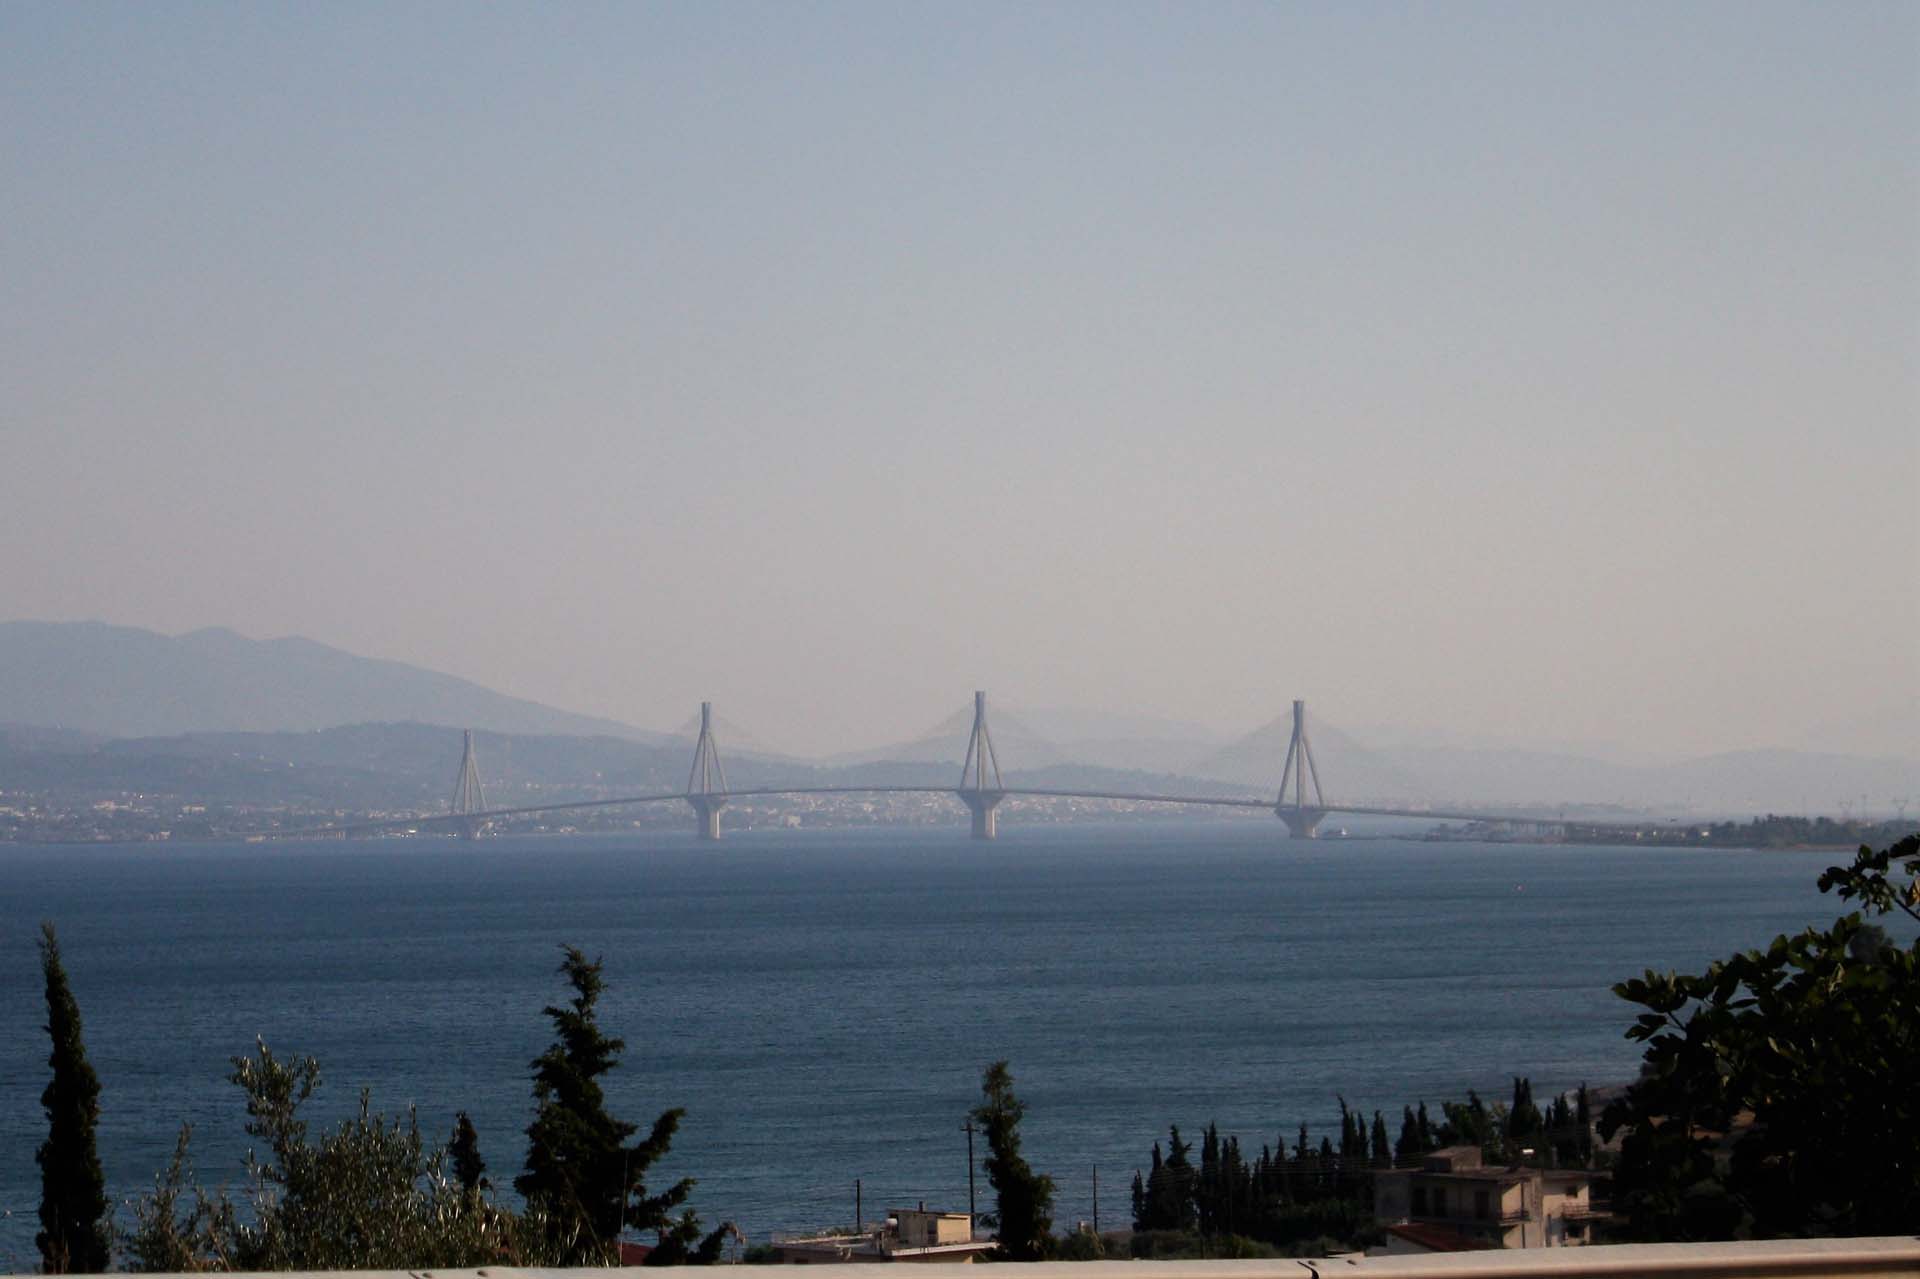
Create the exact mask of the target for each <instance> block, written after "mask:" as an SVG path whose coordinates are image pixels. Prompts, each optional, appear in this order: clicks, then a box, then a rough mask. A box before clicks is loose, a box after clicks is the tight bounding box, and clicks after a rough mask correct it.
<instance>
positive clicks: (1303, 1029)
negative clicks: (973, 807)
mask: <svg viewBox="0 0 1920 1279" xmlns="http://www.w3.org/2000/svg"><path fill="white" fill-rule="evenodd" d="M1008 825H1009V828H1010V829H1009V830H1008V832H1007V833H1006V834H1005V835H1003V837H1002V838H1001V840H1000V841H999V842H998V843H995V844H991V845H979V844H974V843H972V842H971V841H969V840H967V839H966V838H965V836H964V833H963V832H957V831H956V832H954V833H951V834H949V833H945V832H927V831H919V830H900V831H864V832H859V833H856V834H838V833H835V834H820V833H798V832H783V833H773V832H768V833H764V834H755V833H744V834H735V835H731V836H730V837H729V838H728V840H727V841H726V842H725V843H723V844H721V845H719V846H718V848H717V849H715V848H710V847H702V846H699V845H696V844H695V843H693V842H692V840H691V839H690V838H677V837H667V836H656V837H651V838H648V839H644V840H638V841H636V840H632V839H621V840H618V841H613V840H607V841H595V840H584V839H571V840H553V841H529V840H511V841H506V840H502V841H492V842H482V843H480V844H477V845H456V844H451V843H440V842H427V841H420V842H389V843H372V844H345V845H343V844H318V845H313V846H306V847H301V846H268V847H264V848H263V847H259V846H255V847H199V848H194V847H188V848H181V847H154V848H140V849H127V848H113V849H92V848H78V849H74V848H62V849H36V848H12V849H0V870H3V872H4V873H3V874H0V924H4V927H0V1211H6V1212H8V1213H10V1214H11V1215H10V1216H7V1217H4V1218H0V1263H4V1264H10V1265H11V1266H12V1267H14V1268H20V1269H24V1268H29V1267H30V1266H31V1265H32V1264H34V1263H35V1262H37V1255H36V1254H35V1252H34V1249H33V1232H34V1229H35V1221H34V1212H35V1207H36V1205H37V1203H38V1199H39V1182H38V1170H37V1168H36V1167H35V1165H34V1162H33V1152H34V1148H35V1146H36V1145H37V1144H38V1142H39V1141H40V1140H41V1139H42V1137H43V1136H44V1132H45V1129H44V1119H43V1117H42V1114H41V1111H40V1107H39V1093H40V1090H41V1088H42V1087H43V1086H44V1084H45V1080H46V1067H45V1058H46V1053H47V1044H46V1038H45V1035H44V1033H43V1032H42V1029H41V1027H42V1025H43V1023H44V1021H45V1005H44V1002H43V1000H42V992H41V988H40V984H39V974H38V968H37V964H36V959H35V953H34V948H33V943H34V939H35V936H36V935H37V929H36V926H37V923H38V921H39V920H41V919H42V918H51V919H53V920H54V921H55V922H56V923H57V925H58V927H59V929H60V935H61V940H62V944H63V947H64V949H65V952H66V958H67V966H68V971H69V974H70V975H71V977H72V980H73V984H74V987H75V990H76V993H77V994H78V997H79V999H80V1003H81V1008H82V1012H83V1015H84V1017H85V1021H86V1033H87V1044H88V1048H89V1050H90V1053H91V1055H92V1059H93V1062H94V1064H95V1067H96V1068H97V1069H98V1071H99V1073H100V1076H101V1079H102V1082H103V1085H104V1093H103V1096H102V1108H103V1113H102V1122H101V1131H100V1143H101V1150H102V1155H103V1157H104V1160H105V1162H106V1166H107V1171H108V1177H109V1180H110V1182H111V1186H112V1190H113V1193H114V1195H115V1196H116V1197H120V1198H124V1197H127V1196H131V1195H134V1194H136V1193H138V1192H139V1191H140V1190H141V1189H143V1188H145V1187H147V1186H150V1184H151V1179H152V1177H153V1174H154V1173H155V1172H156V1171H157V1170H158V1169H159V1168H160V1167H161V1165H162V1164H163V1163H164V1161H165V1159H166V1156H167V1154H168V1152H169V1150H170V1148H171V1144H172V1141H173V1136H174V1133H175V1131H176V1129H177V1128H178V1126H179V1125H180V1123H181V1122H182V1121H191V1122H192V1123H193V1124H194V1129H195V1146H196V1149H197V1152H198V1163H199V1167H200V1171H201V1176H202V1178H203V1179H204V1180H206V1181H208V1182H210V1183H215V1184H217V1183H219V1182H222V1181H237V1180H238V1169H239V1156H240V1152H241V1149H242V1134H241V1132H240V1125H241V1121H242V1109H241V1106H240V1105H239V1098H238V1093H237V1091H236V1090H235V1089H233V1088H232V1087H231V1085H229V1084H227V1083H225V1082H224V1075H225V1073H226V1071H227V1069H228V1063H227V1059H228V1058H229V1057H230V1056H232V1055H234V1054H236V1053H240V1052H244V1051H246V1050H248V1049H249V1048H250V1047H251V1045H252V1043H253V1039H254V1036H255V1035H256V1034H258V1035H264V1036H265V1037H266V1039H267V1040H268V1042H269V1043H271V1044H272V1045H273V1046H274V1047H275V1048H276V1049H278V1050H281V1051H283V1052H284V1053H294V1052H300V1053H312V1054H313V1055H315V1056H317V1057H318V1058H319V1059H320V1062H321V1066H322V1070H323V1076H324V1078H325V1080H326V1086H325V1087H324V1088H323V1090H322V1092H321V1095H320V1097H319V1098H318V1099H317V1101H316V1103H315V1106H314V1116H315V1117H316V1118H325V1119H329V1120H331V1119H333V1118H337V1117H338V1116H340V1115H342V1114H344V1113H345V1112H346V1111H347V1110H348V1109H349V1108H350V1107H351V1106H352V1105H353V1104H354V1101H355V1099H356V1097H357V1095H358V1092H359V1090H360V1089H361V1088H362V1087H367V1088H371V1089H372V1091H373V1100H374V1104H375V1106H376V1107H379V1108H384V1109H388V1110H398V1109H402V1108H404V1107H406V1106H408V1105H416V1106H417V1107H418V1108H419V1115H420V1121H421V1124H422V1126H423V1127H424V1128H425V1129H427V1130H428V1132H429V1133H430V1135H432V1136H434V1137H435V1138H444V1136H445V1134H446V1133H447V1131H448V1130H449V1129H450V1128H451V1126H452V1120H453V1115H454V1112H455V1111H456V1110H458V1109H462V1108H464V1109H466V1110H467V1111H468V1112H469V1113H470V1114H471V1115H472V1116H473V1118H474V1121H475V1123H476V1124H477V1126H478V1128H479V1131H480V1137H481V1147H482V1151H483V1153H484V1154H485V1155H486V1157H487V1160H488V1162H489V1164H490V1165H491V1171H492V1174H493V1175H494V1176H495V1178H496V1179H497V1180H499V1181H501V1182H505V1181H507V1180H510V1179H511V1177H512V1174H513V1173H514V1172H515V1171H516V1170H517V1168H518V1166H519V1163H520V1159H521V1156H522V1155H523V1153H524V1144H523V1142H524V1137H523V1129H524V1128H525V1126H526V1123H527V1120H528V1118H529V1113H530V1101H529V1088H528V1079H527V1063H528V1062H529V1061H530V1060H531V1059H532V1058H533V1057H534V1056H535V1055H536V1054H537V1053H538V1052H540V1051H541V1049H542V1048H543V1047H544V1046H545V1045H546V1043H547V1042H548V1027H547V1023H546V1021H545V1020H544V1019H543V1018H542V1017H541V1015H540V1009H541V1007H542V1006H543V1005H544V1004H546V1003H549V1002H552V1001H554V1000H555V999H556V998H557V997H558V996H560V994H561V993H562V988H561V986H560V983H559V979H558V978H557V976H556V975H555V973H554V969H555V966H556V964H557V962H558V958H559V956H558V947H559V945H560V944H561V943H563V942H572V943H574V944H577V945H579V946H581V947H582V948H583V949H585V950H587V951H588V952H589V953H590V954H599V955H603V956H604V957H605V960H606V973H607V982H608V991H607V993H606V995H605V997H604V1000H603V1003H602V1022H603V1024H604V1025H605V1026H606V1027H607V1028H608V1029H609V1030H610V1031H611V1032H613V1033H616V1034H620V1035H623V1036H625V1038H626V1041H627V1053H626V1057H625V1060H624V1063H623V1065H622V1067H621V1069H619V1070H618V1071H616V1072H615V1074H614V1076H613V1077H612V1079H611V1082H610V1084H609V1086H608V1094H609V1098H610V1104H611V1107H612V1108H613V1109H614V1111H615V1113H617V1114H620V1115H622V1116H624V1117H626V1118H628V1119H630V1120H637V1121H640V1122H641V1123H642V1124H643V1125H644V1124H645V1123H646V1122H649V1121H650V1120H651V1118H652V1116H653V1115H654V1114H656V1113H657V1112H658V1111H659V1110H661V1109H663V1108H664V1107H666V1106H669V1105H678V1106H684V1107H686V1109H687V1111H688V1115H687V1119H686V1121H685V1122H684V1124H683V1126H682V1128H681V1132H680V1136H679V1138H678V1139H677V1140H676V1141H675V1143H674V1149H673V1153H672V1155H671V1156H670V1158H669V1160H668V1161H667V1163H666V1164H665V1165H664V1166H661V1167H657V1168H656V1174H657V1175H668V1176H680V1175H693V1176H697V1177H698V1178H699V1180H700V1185H699V1187H698V1189H697V1190H696V1191H695V1203H696V1205H697V1206H698V1207H699V1209H700V1210H701V1212H702V1213H703V1215H705V1216H706V1217H708V1218H709V1219H710V1220H711V1219H717V1218H720V1217H731V1218H733V1219H735V1220H737V1221H739V1222H740V1223H741V1225H742V1226H743V1227H744V1228H745V1229H746V1231H747V1232H748V1234H749V1237H750V1238H758V1237H760V1236H762V1235H764V1233H765V1232H766V1231H767V1230H769V1229H774V1228H785V1227H792V1226H801V1225H809V1224H823V1223H829V1222H837V1221H844V1220H846V1219H849V1218H850V1217H851V1216H852V1197H853V1196H852V1187H853V1182H854V1179H855V1178H861V1179H863V1181H864V1183H865V1192H866V1199H865V1204H866V1207H867V1209H868V1212H869V1214H870V1215H871V1214H873V1213H874V1212H875V1210H876V1209H878V1208H884V1207H885V1206H887V1205H889V1204H901V1203H913V1202H917V1201H920V1200H926V1201H928V1202H929V1203H930V1204H939V1205H942V1206H958V1205H964V1204H965V1202H966V1194H967V1176H966V1154H965V1149H966V1147H965V1137H964V1135H963V1134H962V1133H961V1131H960V1124H961V1121H962V1119H963V1118H964V1116H965V1112H966V1110H967V1108H968V1107H969V1106H970V1105H972V1104H973V1102H974V1099H975V1096H976V1093H977V1090H978V1086H979V1076H980V1070H981V1067H982V1066H983V1065H984V1064H985V1063H987V1062H988V1061H991V1060H993V1059H994V1058H997V1057H1006V1058H1008V1059H1010V1060H1011V1062H1012V1063H1013V1069H1014V1073H1015V1077H1016V1080H1017V1083H1018V1088H1019V1092H1020V1094H1021V1095H1022V1096H1023V1097H1024V1098H1025V1099H1026V1100H1027V1101H1028V1103H1029V1107H1030V1109H1029V1115H1028V1121H1027V1125H1026V1129H1025V1131H1026V1134H1027V1150H1028V1153H1029V1155H1030V1156H1031V1158H1032V1159H1033V1161H1034V1163H1035V1164H1036V1166H1038V1167H1040V1168H1041V1169H1043V1170H1045V1171H1048V1172H1051V1173H1052V1174H1053V1175H1054V1176H1055V1178H1056V1179H1057V1180H1058V1182H1059V1183H1060V1189H1061V1194H1060V1210H1059V1212H1058V1218H1059V1219H1060V1220H1062V1221H1071V1220H1073V1219H1076V1218H1082V1217H1086V1216H1088V1215H1089V1213H1090V1209H1091V1202H1090V1201H1091V1195H1092V1177H1093V1169H1094V1167H1095V1166H1096V1165H1098V1168H1099V1176H1100V1187H1101V1195H1100V1198H1101V1215H1102V1218H1103V1223H1104V1222H1107V1221H1114V1222H1117V1221H1119V1220H1121V1219H1122V1217H1123V1215H1124V1211H1125V1204H1126V1184H1127V1180H1128V1179H1129V1178H1130V1176H1131V1174H1132V1170H1133V1169H1134V1168H1135V1167H1136V1166H1138V1165H1140V1164H1141V1163H1143V1162H1144V1161H1145V1156H1146V1153H1147V1150H1148V1148H1149V1146H1150V1145H1151V1143H1152V1141H1153V1140H1154V1138H1155V1137H1156V1136H1157V1135H1159V1134H1161V1133H1163V1132H1164V1131H1165V1127H1166V1124H1167V1123H1168V1122H1169V1121H1173V1122H1177V1123H1179V1124H1181V1126H1182V1127H1183V1129H1187V1130H1189V1131H1193V1130H1197V1129H1199V1128H1200V1127H1202V1126H1203V1125H1204V1124H1205V1123H1206V1122H1207V1121H1208V1120H1210V1119H1212V1120H1217V1121H1218V1122H1219V1123H1220V1125H1221V1128H1222V1130H1223V1131H1226V1132H1236V1133H1239V1134H1240V1135H1241V1137H1242V1141H1243V1143H1246V1142H1250V1143H1251V1144H1252V1146H1253V1148H1254V1149H1256V1150H1257V1149H1258V1147H1259V1145H1260V1144H1261V1143H1262V1142H1263V1141H1272V1140H1274V1138H1275V1137H1276V1136H1277V1135H1278V1134H1280V1133H1281V1132H1283V1131H1285V1132H1288V1133H1289V1134H1290V1133H1291V1131H1292V1129H1293V1127H1294V1125H1296V1124H1298V1123H1299V1122H1300V1121H1301V1120H1303V1119H1304V1120H1306V1121H1308V1122H1309V1123H1311V1124H1312V1125H1314V1127H1315V1129H1316V1133H1317V1132H1318V1131H1319V1130H1321V1129H1322V1128H1323V1127H1324V1126H1325V1125H1326V1124H1327V1123H1328V1122H1329V1120H1330V1117H1331V1116H1333V1115H1334V1114H1335V1113H1336V1102H1335V1099H1334V1095H1335V1093H1336V1092H1339V1093H1344V1094H1345V1095H1346V1097H1347V1098H1348V1100H1349V1101H1350V1102H1352V1103H1353V1104H1354V1105H1356V1106H1357V1107H1361V1108H1364V1109H1366V1110H1369V1111H1371V1110H1372V1109H1375V1108H1380V1109H1383V1110H1386V1111H1387V1113H1388V1115H1389V1117H1390V1121H1391V1129H1392V1131H1395V1132H1397V1131H1398V1124H1397V1116H1398V1113H1399V1108H1400V1106H1401V1105H1402V1104H1403V1103H1405V1102H1408V1101H1413V1100H1418V1099H1420V1098H1426V1099H1427V1100H1429V1101H1431V1102H1437V1101H1439V1100H1440V1099H1442V1098H1445V1097H1457V1096H1461V1095H1463V1094H1464V1092H1465V1090H1466V1089H1467V1088H1469V1087H1478V1088H1480V1089H1481V1090H1482V1092H1483V1093H1484V1094H1489V1095H1495V1096H1497V1095H1504V1093H1505V1091H1506V1090H1507V1088H1508V1086H1509V1085H1508V1083H1507V1079H1508V1076H1509V1075H1510V1074H1514V1073H1520V1074H1527V1075H1530V1076H1532V1078H1533V1080H1534V1085H1535V1091H1536V1094H1538V1095H1541V1096H1543V1097H1544V1096H1545V1095H1546V1094H1548V1093H1550V1092H1552V1091H1557V1090H1559V1089H1561V1088H1564V1087H1570V1086H1572V1085H1574V1084H1577V1083H1579V1082H1580V1081H1581V1080H1583V1079H1584V1080H1591V1081H1594V1082H1603V1081H1613V1080H1621V1079H1625V1078H1629V1077H1631V1075H1632V1073H1633V1070H1634V1067H1635V1064H1636V1062H1637V1061H1638V1053H1637V1052H1636V1051H1635V1049H1634V1048H1633V1046H1632V1045H1630V1044H1628V1043H1627V1042H1626V1041H1625V1040H1623V1039H1622V1038H1621V1031H1622V1029H1623V1028H1624V1026H1625V1025H1626V1023H1627V1021H1628V1019H1629V1018H1628V1009H1627V1006H1626V1005H1625V1004H1623V1003H1621V1002H1620V1001H1619V1000H1616V999H1615V998H1613V997H1612V996H1611V995H1610V994H1609V993H1608V990H1607V987H1608V985H1609V984H1610V983H1612V982H1614V981H1617V980H1619V979H1621V978H1622V977H1625V976H1629V975H1633V974H1636V973H1638V972H1639V971H1640V970H1641V969H1642V968H1645V967H1647V966H1649V965H1654V966H1659V967H1671V966H1678V967H1683V968H1684V967H1688V966H1697V965H1699V964H1701V963H1702V962H1703V961H1705V960H1706V959H1708V958H1710V957H1713V956H1716V955H1720V954H1724V953H1726V952H1728V951H1730V950H1732V949H1734V948H1735V947H1737V946H1740V945H1747V944H1755V943H1758V942H1761V941H1764V940H1765V939H1767V938H1770V937H1771V936H1772V935H1773V934H1774V933H1776V932H1779V931H1782V930H1792V929H1797V928H1798V927H1801V926H1803V925H1804V924H1806V923H1808V922H1811V921H1815V920H1818V921H1822V922H1824V921H1826V920H1828V919H1831V918H1832V917H1833V916H1834V915H1836V914H1838V913H1839V911H1838V908H1837V904H1836V903H1834V902H1833V901H1831V900H1830V899H1822V898H1821V896H1820V894H1819V893H1818V892H1817V891H1816V890H1815V889H1814V887H1813V882H1814V879H1815V878H1816V876H1817V874H1818V872H1819V870H1820V869H1821V868H1822V867H1823V866H1825V865H1827V864H1829V863H1830V862H1832V861H1835V860H1838V858H1837V857H1836V856H1834V855H1829V854H1824V853H1814V854H1781V853H1767V854H1756V853H1715V852H1685V853H1675V852H1650V851H1642V850H1633V849H1593V848H1577V849H1576V848H1532V847H1518V846H1485V845H1462V844H1420V843H1405V842H1388V841H1379V842H1375V841H1362V840H1352V841H1345V842H1321V843H1313V844H1299V843H1290V842H1288V841H1286V840H1284V839H1282V838H1281V837H1280V835H1281V832H1280V831H1279V830H1278V828H1277V827H1275V828H1269V827H1268V826H1266V825H1255V824H1251V823H1248V824H1241V823H1220V824H1205V823H1194V824H1191V825H1186V824H1183V825H1160V824H1140V825H1111V826H1103V827H1066V828H1063V827H1048V828H1044V829H1039V830H1034V829H1028V830H1024V831H1023V830H1020V829H1018V828H1017V827H1016V826H1014V825H1013V824H1012V823H1009V824H1008ZM981 1188H982V1192H983V1193H984V1192H985V1183H984V1180H983V1181H982V1182H981Z"/></svg>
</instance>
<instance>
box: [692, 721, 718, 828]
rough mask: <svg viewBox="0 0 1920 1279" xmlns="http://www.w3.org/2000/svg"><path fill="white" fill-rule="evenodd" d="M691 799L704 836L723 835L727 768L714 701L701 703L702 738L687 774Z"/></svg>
mask: <svg viewBox="0 0 1920 1279" xmlns="http://www.w3.org/2000/svg"><path fill="white" fill-rule="evenodd" d="M687 803H688V804H690V805H692V807H693V814H694V817H695V819H696V820H697V821H698V822H699V825H698V827H697V829H698V830H699V833H700V838H701V839H703V840H715V839H719V838H720V810H721V809H723V808H725V807H726V806H727V770H726V769H725V768H723V767H722V766H721V764H720V748H719V746H718V745H716V744H715V742H714V738H713V703H712V702H702V703H700V740H699V741H697V742H695V743H694V744H693V771H692V772H690V773H688V774H687Z"/></svg>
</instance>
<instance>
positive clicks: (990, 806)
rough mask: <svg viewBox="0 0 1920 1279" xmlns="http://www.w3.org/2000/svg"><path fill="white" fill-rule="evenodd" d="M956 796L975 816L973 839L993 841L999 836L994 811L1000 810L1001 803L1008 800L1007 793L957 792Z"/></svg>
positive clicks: (993, 791)
mask: <svg viewBox="0 0 1920 1279" xmlns="http://www.w3.org/2000/svg"><path fill="white" fill-rule="evenodd" d="M954 794H956V795H958V796H959V797H960V802H961V803H963V804H965V805H966V806H967V811H968V812H969V813H972V814H973V837H974V838H975V839H993V838H994V837H995V836H997V835H998V834H999V827H998V825H997V824H996V822H995V820H994V815H993V810H994V809H996V808H998V807H999V806H1000V801H1001V800H1003V799H1005V798H1006V793H1005V792H1003V791H997V790H963V791H955V792H954Z"/></svg>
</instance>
